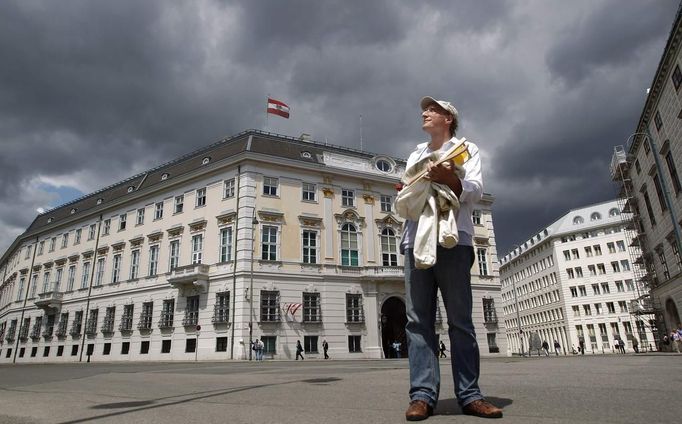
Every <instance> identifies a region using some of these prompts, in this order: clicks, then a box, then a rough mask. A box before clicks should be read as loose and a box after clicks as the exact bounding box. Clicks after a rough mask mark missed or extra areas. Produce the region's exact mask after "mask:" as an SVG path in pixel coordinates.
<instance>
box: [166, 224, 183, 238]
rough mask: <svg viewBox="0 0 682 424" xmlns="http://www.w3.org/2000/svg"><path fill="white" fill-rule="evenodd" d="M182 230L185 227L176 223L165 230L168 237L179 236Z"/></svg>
mask: <svg viewBox="0 0 682 424" xmlns="http://www.w3.org/2000/svg"><path fill="white" fill-rule="evenodd" d="M184 230H185V227H183V226H182V225H177V226H175V227H171V228H169V229H167V230H166V232H167V233H168V238H172V237H179V236H180V235H181V234H182V232H183V231H184Z"/></svg>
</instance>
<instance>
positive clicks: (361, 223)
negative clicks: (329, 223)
mask: <svg viewBox="0 0 682 424" xmlns="http://www.w3.org/2000/svg"><path fill="white" fill-rule="evenodd" d="M334 218H336V223H337V224H338V225H339V229H340V228H341V226H342V225H343V224H344V223H346V222H351V223H353V224H355V225H357V226H358V227H359V228H364V227H365V218H363V217H361V216H360V215H359V214H358V213H357V212H356V211H355V210H354V209H346V210H345V211H343V212H342V213H337V214H334Z"/></svg>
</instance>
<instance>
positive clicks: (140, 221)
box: [135, 208, 144, 225]
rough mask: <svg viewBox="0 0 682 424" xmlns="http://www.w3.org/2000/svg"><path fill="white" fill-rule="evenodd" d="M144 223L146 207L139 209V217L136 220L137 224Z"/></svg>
mask: <svg viewBox="0 0 682 424" xmlns="http://www.w3.org/2000/svg"><path fill="white" fill-rule="evenodd" d="M142 224H144V208H141V209H138V210H137V219H136V220H135V225H142Z"/></svg>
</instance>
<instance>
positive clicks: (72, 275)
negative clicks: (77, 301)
mask: <svg viewBox="0 0 682 424" xmlns="http://www.w3.org/2000/svg"><path fill="white" fill-rule="evenodd" d="M75 283H76V265H71V266H70V267H69V277H68V278H67V282H66V290H67V291H72V290H73V286H74V284H75Z"/></svg>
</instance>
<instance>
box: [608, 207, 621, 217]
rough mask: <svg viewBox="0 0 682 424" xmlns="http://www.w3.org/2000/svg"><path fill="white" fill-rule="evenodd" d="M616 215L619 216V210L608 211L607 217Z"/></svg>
mask: <svg viewBox="0 0 682 424" xmlns="http://www.w3.org/2000/svg"><path fill="white" fill-rule="evenodd" d="M618 215H620V210H619V209H618V208H611V209H609V216H618Z"/></svg>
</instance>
